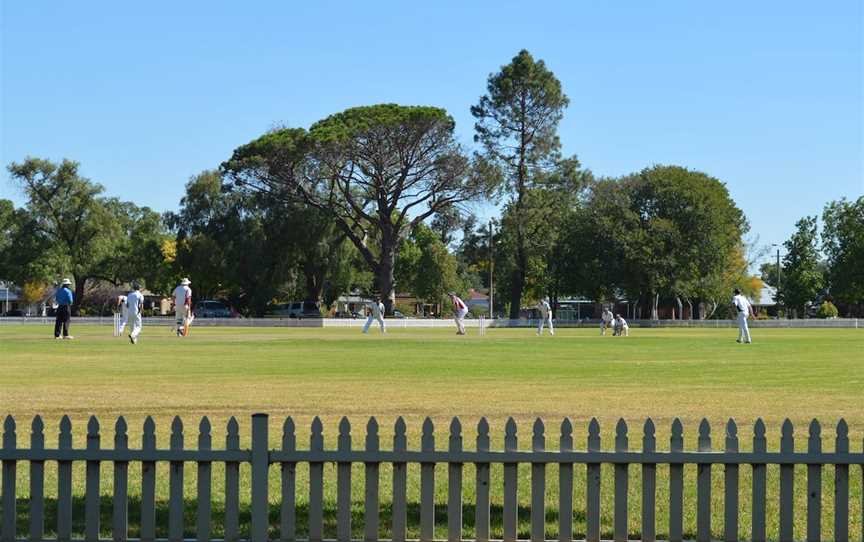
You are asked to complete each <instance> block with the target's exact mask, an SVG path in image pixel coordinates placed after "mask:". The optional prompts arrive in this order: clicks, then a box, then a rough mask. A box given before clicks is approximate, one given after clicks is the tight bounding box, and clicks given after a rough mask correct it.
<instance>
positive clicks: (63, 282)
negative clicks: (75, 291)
mask: <svg viewBox="0 0 864 542" xmlns="http://www.w3.org/2000/svg"><path fill="white" fill-rule="evenodd" d="M60 284H61V285H63V286H69V285H71V284H72V281H71V280H69V279H63V281H62V282H60Z"/></svg>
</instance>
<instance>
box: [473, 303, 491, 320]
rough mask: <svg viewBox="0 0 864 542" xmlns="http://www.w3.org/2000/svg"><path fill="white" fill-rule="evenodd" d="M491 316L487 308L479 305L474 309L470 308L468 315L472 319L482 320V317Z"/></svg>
mask: <svg viewBox="0 0 864 542" xmlns="http://www.w3.org/2000/svg"><path fill="white" fill-rule="evenodd" d="M488 314H489V309H487V308H485V307H481V306H479V305H474V306H473V307H469V308H468V315H469V316H470V317H471V318H480V317H481V316H486V315H488Z"/></svg>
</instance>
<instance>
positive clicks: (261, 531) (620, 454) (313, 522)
mask: <svg viewBox="0 0 864 542" xmlns="http://www.w3.org/2000/svg"><path fill="white" fill-rule="evenodd" d="M269 425H270V424H269V417H268V415H267V414H254V415H253V416H252V433H251V448H248V449H241V448H240V432H239V425H238V423H237V420H236V419H235V418H233V417H232V418H231V420H230V421H229V422H228V425H227V437H226V440H225V448H224V449H213V447H212V438H211V426H210V422H209V420H208V419H207V418H206V417H205V418H203V419H202V420H201V422H200V424H199V434H198V439H197V441H198V447H197V449H194V450H192V449H187V448H185V446H184V433H183V427H184V426H183V422H182V420H181V419H180V417H175V418H174V420H173V422H172V424H171V437H170V445H169V448H168V449H157V447H156V426H155V423H154V422H153V419H152V418H150V417H148V418H147V419H146V421H145V422H144V426H143V436H142V447H141V448H140V449H132V448H129V438H128V428H127V425H126V421H125V419H124V418H123V417H120V418H119V419H117V421H116V423H115V426H114V439H113V440H114V447H113V449H103V448H102V447H101V435H100V424H99V421H98V420H97V419H96V418H95V417H91V418H90V420H89V422H88V424H87V444H86V448H84V449H74V448H73V447H72V424H71V421H70V420H69V418H68V417H67V416H64V417H63V419H62V420H61V422H60V434H59V443H58V448H57V449H48V448H45V435H44V430H45V426H44V422H43V420H42V418H41V417H39V416H36V417H35V418H34V419H33V421H32V424H31V434H30V447H29V448H20V447H18V441H17V433H16V430H17V425H16V422H15V419H14V418H13V417H12V416H8V417H7V418H6V419H5V421H4V426H3V440H2V443H3V446H2V448H0V460H2V499H0V503H2V511H3V514H2V518H0V542H15V541H16V540H17V538H16V535H17V532H16V530H17V515H16V513H15V512H14V511H15V509H16V507H15V503H16V485H15V482H16V475H17V462H18V461H27V462H29V469H30V472H29V475H30V514H29V523H28V524H29V539H27V540H30V541H32V542H36V541H44V540H45V500H44V480H45V462H46V461H56V462H57V464H58V513H57V539H56V540H57V541H60V542H65V541H68V540H71V537H72V463H73V462H75V461H79V462H85V464H86V486H85V492H86V494H85V511H84V512H85V524H84V531H85V533H84V535H85V536H84V540H85V541H88V542H96V541H98V540H99V533H100V525H99V521H100V494H99V487H100V463H101V462H113V465H114V475H113V477H114V480H113V481H114V484H113V493H112V497H111V498H112V519H111V531H112V540H113V541H115V542H125V541H127V540H128V518H129V509H128V506H129V499H128V489H129V488H128V486H129V484H128V474H129V464H130V463H140V465H141V471H142V477H141V478H142V490H141V538H140V540H142V541H145V542H146V541H153V540H156V537H155V533H156V515H155V487H156V473H157V469H156V464H157V463H158V462H162V463H168V465H169V473H168V478H169V502H168V511H169V513H168V538H167V540H168V541H170V542H182V541H183V539H184V531H185V527H186V525H184V520H183V507H184V502H183V498H184V495H183V472H184V463H187V462H189V463H195V465H196V467H197V474H198V477H197V479H198V485H197V498H196V501H197V502H196V505H197V517H196V525H195V533H196V539H197V540H199V541H208V540H211V532H212V526H211V522H212V517H211V516H212V509H211V506H212V475H211V474H212V464H213V463H214V462H216V463H224V464H225V516H224V518H225V519H224V532H225V540H226V541H227V542H236V541H239V540H243V539H245V538H244V536H247V537H248V540H250V541H251V542H267V541H268V540H269V539H270V538H269V536H270V535H269V533H270V529H271V525H270V521H269V515H268V513H269V499H270V496H269V493H268V492H269V489H268V482H269V477H270V467H271V466H277V467H278V470H279V475H280V477H281V487H280V493H281V494H280V499H281V501H280V504H279V506H280V508H279V510H280V512H279V514H280V515H279V523H278V525H279V538H278V540H279V541H280V542H294V541H295V540H296V539H297V532H296V531H297V528H296V527H297V518H296V506H295V505H296V491H297V490H298V487H297V478H296V467H297V464H298V463H308V465H309V486H308V487H302V488H299V489H300V490H301V491H304V492H306V491H308V495H309V508H308V525H309V533H308V537H309V538H308V540H310V541H311V542H320V541H322V540H323V524H324V520H323V517H324V516H323V513H324V512H323V511H324V464H325V463H335V464H336V488H337V489H336V493H337V503H336V506H337V513H336V518H337V538H336V539H337V540H338V541H339V542H349V541H350V540H351V533H352V528H351V521H352V519H351V508H352V498H351V495H352V493H351V487H352V479H351V470H352V469H351V467H352V464H355V463H360V464H363V465H364V469H365V476H364V484H365V493H364V495H365V498H364V520H363V532H364V540H365V541H367V542H372V541H377V540H379V536H380V535H379V526H380V525H379V519H380V518H379V516H380V508H381V507H380V502H379V484H380V482H381V480H380V476H379V467H380V464H381V463H391V464H392V465H393V476H392V493H393V503H392V514H393V516H392V540H393V541H394V542H403V541H405V539H406V536H407V505H408V501H407V481H408V470H407V469H408V465H409V464H419V466H420V540H421V541H422V542H431V541H433V540H437V539H440V538H436V532H435V483H436V482H435V465H436V464H439V463H441V464H446V465H447V495H448V497H447V505H446V510H447V536H446V540H448V542H459V541H461V540H462V537H463V525H464V522H463V516H462V513H463V502H462V482H463V473H462V471H463V466H464V465H465V464H466V463H471V464H474V465H475V473H476V494H475V499H474V505H475V518H474V525H475V530H476V540H478V541H480V542H487V541H488V540H489V537H490V484H492V483H493V482H496V480H493V479H491V478H490V465H491V464H502V465H503V489H504V498H503V540H504V541H505V542H515V541H516V540H517V536H518V504H519V503H518V493H517V484H518V466H519V464H530V466H531V476H530V484H531V497H530V500H531V506H530V540H531V541H532V542H543V541H544V540H545V539H546V537H545V525H546V512H547V510H546V506H545V495H546V480H547V478H546V466H547V465H549V464H557V465H558V466H559V481H558V484H559V488H560V491H559V498H558V503H557V512H558V538H557V540H558V541H559V542H570V541H572V540H573V535H574V533H573V513H574V511H575V510H580V511H581V510H584V514H585V519H586V525H587V529H586V534H585V539H586V540H587V541H589V542H598V541H599V540H600V535H601V529H600V518H601V500H600V490H601V470H600V468H601V465H602V464H611V465H613V466H614V490H613V491H614V500H613V508H614V509H613V518H614V519H613V523H614V527H613V532H614V540H615V541H618V542H625V541H626V540H627V537H628V534H629V529H628V519H629V518H628V513H629V512H628V497H629V496H628V488H629V484H630V479H631V476H630V473H629V470H628V466H629V465H634V464H635V465H639V466H640V467H641V485H642V495H641V505H642V506H641V535H642V540H644V541H648V542H653V541H654V540H655V539H656V510H657V483H656V482H657V479H656V474H657V465H658V464H661V465H669V472H670V475H669V492H668V499H669V503H668V505H669V506H668V509H669V540H672V541H676V542H678V541H680V540H682V537H683V518H684V509H685V508H684V505H685V499H684V466H685V465H695V466H696V470H697V473H696V507H695V508H696V539H697V541H699V542H708V541H710V540H711V535H712V533H711V522H712V506H711V500H712V497H711V492H712V470H711V467H712V465H722V466H723V488H724V489H723V491H724V493H723V512H722V517H723V533H724V540H725V541H728V542H731V541H734V540H738V535H739V520H740V518H739V515H740V512H741V511H740V510H739V508H740V507H739V489H740V488H739V479H740V470H741V468H742V467H745V468H750V469H751V470H752V487H751V490H752V495H753V497H752V509H751V511H750V515H751V521H750V530H751V533H752V540H754V541H760V542H761V541H764V540H766V520H767V518H766V502H767V500H768V499H769V496H768V492H767V482H766V480H767V477H766V476H767V471H766V468H767V465H779V469H780V487H779V494H778V495H771V496H770V498H771V499H775V498H776V499H778V501H779V508H778V511H779V540H780V541H781V542H791V541H792V540H793V526H794V519H795V517H797V515H799V514H802V515H803V514H806V518H807V520H806V525H807V540H808V541H818V540H821V539H822V532H823V528H822V476H823V471H824V467H825V466H827V465H830V466H832V467H833V473H832V474H833V476H834V486H835V490H834V496H833V497H834V517H833V523H834V529H833V533H834V539H835V540H836V541H838V542H847V541H848V540H849V474H850V473H849V470H850V467H851V466H858V467H862V466H864V452H862V451H854V452H852V451H850V448H849V430H848V427H847V424H846V422H845V421H843V420H840V422H839V423H838V424H837V425H836V429H835V438H834V446H833V448H834V449H833V451H830V452H829V451H823V448H822V444H823V439H822V435H821V431H822V428H821V425H820V424H819V422H818V421H816V420H813V421H812V422H811V423H810V425H809V429H808V435H807V447H806V452H796V451H795V439H794V428H793V425H792V423H791V422H790V421H789V420H788V419H787V420H786V421H785V422H784V423H783V425H782V429H781V439H780V450H779V452H769V451H768V447H767V439H766V427H765V424H764V423H763V422H762V420H761V419H760V420H757V421H756V423H755V425H754V432H753V435H754V436H753V442H752V451H751V452H742V451H739V439H738V426H737V424H736V423H735V421H734V420H731V419H730V420H729V421H728V422H727V424H726V426H725V438H724V440H723V444H722V448H721V449H715V444H714V443H713V442H712V435H711V426H710V424H709V423H708V421H707V420H705V419H703V420H702V422H701V423H700V424H699V429H698V445H697V450H696V451H685V450H684V437H683V434H684V428H683V425H682V424H681V422H680V421H679V420H677V419H676V420H675V421H674V422H673V423H672V431H671V437H670V441H669V449H668V451H661V450H658V449H657V439H656V438H655V426H654V423H653V422H652V421H651V419H648V420H647V421H646V422H645V424H644V426H643V431H642V439H641V440H642V449H641V450H636V449H631V447H630V437H629V435H628V426H627V424H626V422H625V421H624V420H623V419H622V420H619V421H618V423H617V425H616V427H615V439H614V443H615V444H614V450H613V451H604V450H602V449H601V436H600V424H599V423H598V422H597V420H596V419H594V420H592V421H591V422H590V424H589V427H588V437H587V442H586V448H585V450H577V449H576V448H574V441H573V426H572V424H571V422H570V420H569V419H564V421H563V422H562V423H561V425H560V432H559V436H558V438H557V439H556V440H557V444H558V447H557V449H554V450H553V449H547V446H546V442H547V441H546V434H545V432H546V428H545V425H544V423H543V421H542V420H540V419H539V418H538V419H537V420H536V421H535V422H534V425H533V427H532V433H531V437H530V449H529V450H524V449H522V450H520V449H519V446H518V437H517V425H516V422H515V421H514V420H513V418H510V419H509V420H508V421H507V423H506V425H505V434H504V450H503V451H493V450H491V449H490V437H489V424H488V422H487V421H486V419H485V418H482V419H481V420H480V421H479V423H478V424H477V436H476V444H475V449H474V450H466V449H465V448H464V447H463V434H462V424H461V422H460V420H459V419H458V418H453V420H452V421H451V423H450V427H449V434H448V435H446V444H445V446H444V447H443V448H438V447H436V435H435V427H434V424H433V422H432V420H431V419H430V418H426V420H425V421H424V423H423V427H422V436H421V444H420V449H419V450H409V449H408V444H407V442H408V441H407V436H406V433H407V427H406V424H405V422H404V420H403V419H402V418H401V417H400V418H399V419H398V420H397V421H396V423H395V426H394V436H393V443H392V449H391V450H382V449H381V448H380V444H381V443H380V438H379V427H378V422H377V421H376V420H375V418H371V419H370V420H369V421H368V423H367V424H366V434H365V446H364V447H363V448H362V449H355V448H353V447H352V435H351V424H350V422H349V421H348V419H347V418H342V420H341V421H340V423H339V429H338V431H339V433H338V439H337V446H336V449H335V450H334V449H331V450H327V449H325V446H324V427H323V424H322V422H321V420H320V419H319V418H318V417H316V418H315V419H314V421H313V422H312V425H311V434H310V439H309V448H308V449H305V450H304V449H298V447H297V438H296V434H295V425H294V421H293V420H292V419H291V418H290V417H288V418H286V419H285V420H284V423H283V425H282V435H281V447H280V448H278V449H271V448H270V445H269V429H270V428H269ZM241 463H248V464H249V465H250V466H251V477H250V484H249V487H242V488H241V484H240V477H239V472H240V471H239V469H240V464H241ZM576 465H578V466H580V469H584V470H582V471H581V473H579V472H577V471H576V470H574V467H575V466H576ZM796 465H805V466H806V467H807V479H806V480H807V481H806V492H807V493H806V494H807V497H806V499H807V500H806V502H807V504H806V510H796V509H795V506H794V502H795V493H796V487H795V476H794V470H795V466H796ZM861 476H862V478H864V470H862V472H861ZM574 480H575V481H576V482H577V483H584V484H585V487H586V500H585V502H584V503H582V504H576V503H574V502H573V484H574ZM241 489H243V490H244V491H249V492H250V493H251V525H250V528H249V532H248V533H241V532H240V527H239V510H240V508H239V502H240V491H241ZM797 490H798V491H802V490H803V489H802V488H798V489H797ZM10 510H12V511H13V512H12V513H9V511H10Z"/></svg>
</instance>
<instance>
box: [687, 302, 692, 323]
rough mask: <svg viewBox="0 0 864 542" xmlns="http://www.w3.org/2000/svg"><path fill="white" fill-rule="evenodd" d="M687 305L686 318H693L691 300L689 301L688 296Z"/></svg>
mask: <svg viewBox="0 0 864 542" xmlns="http://www.w3.org/2000/svg"><path fill="white" fill-rule="evenodd" d="M687 306H688V307H690V313H689V314H688V315H687V319H688V320H692V319H693V302H692V301H690V298H689V297H688V298H687Z"/></svg>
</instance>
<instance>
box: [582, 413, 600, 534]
mask: <svg viewBox="0 0 864 542" xmlns="http://www.w3.org/2000/svg"><path fill="white" fill-rule="evenodd" d="M588 451H589V452H599V451H600V423H599V422H598V421H597V418H592V419H591V423H589V424H588ZM585 472H586V484H587V486H586V489H585V500H586V503H585V525H586V528H585V538H586V540H587V542H599V541H600V463H588V464H587V465H586V466H585Z"/></svg>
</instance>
